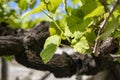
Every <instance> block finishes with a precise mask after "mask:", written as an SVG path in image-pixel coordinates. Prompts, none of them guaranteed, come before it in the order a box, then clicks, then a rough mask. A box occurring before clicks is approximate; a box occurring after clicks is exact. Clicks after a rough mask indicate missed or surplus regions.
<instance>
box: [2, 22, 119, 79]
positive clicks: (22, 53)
mask: <svg viewBox="0 0 120 80" xmlns="http://www.w3.org/2000/svg"><path fill="white" fill-rule="evenodd" d="M48 29H49V23H48V22H42V23H39V24H37V25H36V26H34V27H33V28H31V29H30V30H22V29H12V28H9V27H8V24H6V23H4V22H2V23H0V56H6V55H14V56H15V60H16V61H17V62H18V63H20V64H22V65H24V66H26V67H28V68H33V69H37V70H42V71H50V72H52V73H53V74H54V75H55V76H56V77H70V76H72V75H74V74H77V75H81V74H87V75H94V74H96V73H98V72H100V71H103V70H106V69H108V70H111V69H113V68H115V67H116V66H117V65H119V63H118V62H117V61H115V60H114V58H113V57H112V56H111V55H110V53H116V52H117V51H118V47H119V44H118V43H119V42H118V40H117V39H114V38H112V37H110V38H108V39H107V40H105V41H103V43H102V45H101V46H100V48H99V49H98V51H99V52H100V53H101V55H99V56H98V57H96V56H94V55H92V54H91V55H88V54H79V53H73V54H72V55H68V54H67V53H65V52H63V53H62V54H61V55H60V54H55V55H54V56H53V57H52V59H51V60H50V61H49V62H48V63H47V64H44V63H43V61H42V59H41V57H40V55H39V53H40V51H41V50H42V49H43V45H44V43H45V40H46V39H47V38H48V37H49V36H50V34H49V30H48ZM62 44H66V45H67V44H68V45H69V43H68V42H66V41H62Z"/></svg>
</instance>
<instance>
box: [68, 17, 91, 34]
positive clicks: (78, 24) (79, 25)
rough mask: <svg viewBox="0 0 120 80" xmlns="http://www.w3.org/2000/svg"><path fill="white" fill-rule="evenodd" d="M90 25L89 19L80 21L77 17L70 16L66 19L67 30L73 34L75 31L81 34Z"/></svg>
mask: <svg viewBox="0 0 120 80" xmlns="http://www.w3.org/2000/svg"><path fill="white" fill-rule="evenodd" d="M90 23H91V19H90V18H89V19H86V20H83V19H80V18H78V17H77V16H70V17H68V18H67V25H68V28H69V30H70V31H71V32H72V33H74V32H75V31H80V32H83V31H85V30H86V27H88V25H89V24H90Z"/></svg>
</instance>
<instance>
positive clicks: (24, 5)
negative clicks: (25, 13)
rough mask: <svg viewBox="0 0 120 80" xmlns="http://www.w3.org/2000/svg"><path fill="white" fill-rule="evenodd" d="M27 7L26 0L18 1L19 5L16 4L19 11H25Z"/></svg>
mask: <svg viewBox="0 0 120 80" xmlns="http://www.w3.org/2000/svg"><path fill="white" fill-rule="evenodd" d="M27 5H28V4H27V2H26V0H20V1H19V4H18V6H19V8H20V9H21V10H25V9H26V8H27Z"/></svg>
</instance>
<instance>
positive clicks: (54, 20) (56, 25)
mask: <svg viewBox="0 0 120 80" xmlns="http://www.w3.org/2000/svg"><path fill="white" fill-rule="evenodd" d="M43 13H44V14H46V15H47V16H48V17H49V18H50V19H51V20H52V21H53V23H54V24H55V25H56V27H57V28H58V29H59V30H60V31H61V32H62V33H63V30H62V29H61V28H60V26H59V25H58V24H57V22H56V21H55V20H54V18H53V17H52V16H50V15H49V14H48V13H46V12H45V11H43Z"/></svg>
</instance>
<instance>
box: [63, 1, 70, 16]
mask: <svg viewBox="0 0 120 80" xmlns="http://www.w3.org/2000/svg"><path fill="white" fill-rule="evenodd" d="M63 3H64V8H65V11H66V13H67V15H68V16H70V13H69V11H68V9H67V0H63Z"/></svg>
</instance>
